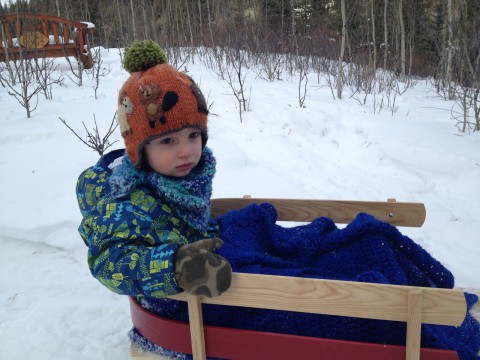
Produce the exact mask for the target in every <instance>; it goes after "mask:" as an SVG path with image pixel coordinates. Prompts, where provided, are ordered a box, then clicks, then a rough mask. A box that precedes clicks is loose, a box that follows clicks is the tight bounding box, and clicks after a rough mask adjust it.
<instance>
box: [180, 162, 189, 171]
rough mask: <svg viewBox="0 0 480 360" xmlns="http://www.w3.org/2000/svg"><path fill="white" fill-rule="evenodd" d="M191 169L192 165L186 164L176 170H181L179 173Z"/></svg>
mask: <svg viewBox="0 0 480 360" xmlns="http://www.w3.org/2000/svg"><path fill="white" fill-rule="evenodd" d="M192 168H193V163H188V164H183V165H180V166H177V169H178V170H181V171H187V170H191V169H192Z"/></svg>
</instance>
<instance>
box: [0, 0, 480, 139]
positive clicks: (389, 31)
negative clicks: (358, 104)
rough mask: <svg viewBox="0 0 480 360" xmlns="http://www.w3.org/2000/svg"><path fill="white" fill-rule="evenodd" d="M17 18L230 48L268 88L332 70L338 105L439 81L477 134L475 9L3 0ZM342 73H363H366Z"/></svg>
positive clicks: (370, 0)
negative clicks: (286, 68)
mask: <svg viewBox="0 0 480 360" xmlns="http://www.w3.org/2000/svg"><path fill="white" fill-rule="evenodd" d="M12 12H20V13H22V12H29V13H47V14H51V15H57V16H61V17H65V18H68V19H71V20H76V21H87V22H91V23H93V24H95V26H96V29H97V31H96V32H95V33H94V35H93V38H92V39H91V41H92V46H102V47H105V48H112V47H115V48H123V47H126V46H129V45H130V44H131V43H132V41H133V40H138V39H140V40H143V39H151V40H154V41H156V42H158V43H159V44H160V45H161V46H162V47H164V48H166V49H178V48H181V47H189V48H191V49H192V51H195V50H194V49H196V48H198V47H206V48H208V49H214V51H215V52H216V56H217V58H219V59H220V58H222V59H224V55H225V54H224V51H225V49H230V51H232V52H233V54H232V57H233V59H234V61H237V62H240V66H243V65H242V63H241V61H242V60H245V59H240V61H239V58H241V57H243V56H248V60H245V64H247V63H250V61H252V59H253V62H255V63H256V65H259V64H260V66H262V67H263V71H264V73H263V75H264V77H266V78H268V79H269V80H271V81H273V80H275V78H276V76H278V67H279V66H281V65H284V63H282V64H280V62H285V61H287V62H288V64H290V66H291V72H297V71H300V75H301V74H302V72H303V73H307V72H311V71H317V72H318V73H320V72H322V71H326V72H327V73H330V74H332V76H333V77H334V79H335V80H333V83H334V84H333V85H334V86H332V89H335V90H336V91H334V94H333V95H334V96H335V95H336V96H337V97H338V98H340V97H341V96H342V86H344V84H345V83H349V85H352V84H353V86H355V87H357V88H358V91H359V92H362V93H367V94H368V93H371V92H373V91H375V90H374V88H375V85H376V83H375V81H374V79H375V77H376V76H378V74H377V72H376V71H377V69H379V68H381V69H384V70H391V71H392V72H393V73H394V74H396V75H397V76H398V77H400V78H401V80H402V81H405V80H407V81H408V79H409V78H410V77H433V78H434V79H435V81H436V85H437V91H438V92H439V93H440V94H441V95H442V96H444V97H445V98H446V99H450V100H452V99H455V98H458V99H460V101H463V103H464V105H463V106H464V107H471V108H472V109H473V111H474V117H475V121H474V124H473V125H474V126H473V128H474V130H479V129H480V125H479V120H478V119H479V116H478V96H479V88H480V86H479V74H480V51H479V49H480V46H479V44H480V2H479V1H476V0H358V1H345V0H261V1H258V0H29V1H26V0H23V1H21V0H18V1H11V0H10V1H3V5H1V7H0V13H12ZM232 49H233V50H232ZM173 51H174V50H170V52H173ZM245 54H246V55H245ZM267 54H268V55H267ZM169 55H170V61H171V62H172V60H173V62H174V65H177V67H178V65H181V64H179V63H178V62H181V61H182V59H179V58H178V56H176V54H175V53H173V54H172V53H170V54H169ZM289 58H290V60H289ZM280 59H281V60H280ZM292 59H293V60H292ZM329 60H335V61H338V64H335V62H332V61H329ZM175 62H176V64H175ZM344 64H350V65H349V66H354V65H355V66H357V65H361V66H362V67H361V71H359V70H358V69H359V68H355V71H352V69H351V68H348V66H347V67H345V65H344ZM339 74H340V76H339ZM241 76H242V75H241V74H239V77H241ZM458 85H460V86H461V89H460V92H459V89H458V88H457V87H456V86H458ZM377 90H378V89H377ZM244 105H245V104H244ZM464 122H465V124H464V129H463V130H466V128H467V127H468V125H467V124H466V123H467V122H468V121H466V120H465V121H464Z"/></svg>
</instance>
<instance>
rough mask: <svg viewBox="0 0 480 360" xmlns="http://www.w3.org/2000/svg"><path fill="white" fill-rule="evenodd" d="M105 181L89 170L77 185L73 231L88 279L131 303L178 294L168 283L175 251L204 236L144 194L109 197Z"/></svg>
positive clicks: (96, 170)
mask: <svg viewBox="0 0 480 360" xmlns="http://www.w3.org/2000/svg"><path fill="white" fill-rule="evenodd" d="M107 178H108V173H105V170H104V169H102V168H100V167H99V166H94V167H92V168H89V169H87V170H86V171H84V172H83V173H82V174H81V176H80V177H79V180H78V182H77V198H78V203H79V206H80V209H81V212H82V215H83V220H82V222H81V224H80V228H79V232H80V235H81V237H82V239H83V240H84V242H85V244H86V245H87V246H88V266H89V268H90V271H91V273H92V275H93V276H94V277H95V278H96V279H98V280H99V281H100V282H101V283H102V284H103V285H105V286H106V287H107V288H108V289H110V290H112V291H114V292H116V293H118V294H124V295H130V296H134V297H137V298H139V297H142V296H144V295H145V296H149V297H165V296H169V295H174V294H176V293H178V292H181V291H182V289H181V288H179V287H178V286H177V284H176V281H175V278H174V266H175V265H174V255H175V252H176V250H177V248H178V247H179V246H180V245H182V244H186V243H189V242H192V241H195V240H198V239H200V238H203V237H206V236H208V234H200V233H199V232H198V231H195V230H192V229H190V228H189V227H188V226H187V225H186V224H185V222H183V221H182V220H181V219H178V218H177V217H176V216H175V213H174V212H173V211H172V210H171V209H170V207H169V206H168V205H167V204H162V203H161V202H160V201H159V199H156V198H154V197H152V196H151V195H149V193H148V191H146V189H142V188H138V189H135V190H134V191H132V193H131V194H129V195H128V196H127V197H124V198H121V199H115V198H113V197H111V196H110V195H109V186H108V181H107Z"/></svg>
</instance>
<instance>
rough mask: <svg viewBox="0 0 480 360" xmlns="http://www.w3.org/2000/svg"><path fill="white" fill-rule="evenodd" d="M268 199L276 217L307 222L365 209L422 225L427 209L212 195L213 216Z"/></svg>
mask: <svg viewBox="0 0 480 360" xmlns="http://www.w3.org/2000/svg"><path fill="white" fill-rule="evenodd" d="M253 203H255V204H262V203H270V204H272V205H273V206H275V208H276V209H277V211H278V220H279V221H298V222H310V221H312V220H314V219H316V218H319V217H322V216H324V217H329V218H331V219H332V220H333V221H334V222H336V223H340V224H348V223H350V222H351V221H352V220H353V219H355V217H356V216H357V215H358V214H359V213H361V212H365V213H368V214H370V215H372V216H374V217H375V218H377V219H378V220H381V221H385V222H388V223H390V224H392V225H395V226H408V227H421V226H422V225H423V223H424V222H425V217H426V210H425V205H424V204H423V203H410V202H396V201H395V200H392V199H389V200H388V201H349V200H304V199H268V198H248V197H246V198H220V199H212V201H211V205H212V207H211V211H212V217H217V216H219V215H222V214H225V213H226V212H228V211H230V210H239V209H242V208H244V207H246V206H248V205H250V204H253Z"/></svg>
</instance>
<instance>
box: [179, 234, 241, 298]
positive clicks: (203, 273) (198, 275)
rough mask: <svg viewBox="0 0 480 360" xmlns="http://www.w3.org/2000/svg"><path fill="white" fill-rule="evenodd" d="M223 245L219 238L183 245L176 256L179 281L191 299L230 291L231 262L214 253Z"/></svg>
mask: <svg viewBox="0 0 480 360" xmlns="http://www.w3.org/2000/svg"><path fill="white" fill-rule="evenodd" d="M222 245H223V241H222V240H220V239H218V238H212V239H203V240H199V241H196V242H194V243H191V244H186V245H182V246H180V247H179V248H178V250H177V252H176V254H175V279H176V281H177V284H178V286H179V287H181V288H182V289H183V290H185V291H186V292H187V293H189V294H191V295H203V296H207V297H214V296H218V295H220V294H222V293H223V292H225V291H227V290H228V288H230V284H231V282H232V267H231V266H230V263H229V262H228V260H227V259H225V258H224V257H222V256H220V255H218V254H215V253H213V252H212V251H214V250H216V249H218V248H219V247H221V246H222Z"/></svg>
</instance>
